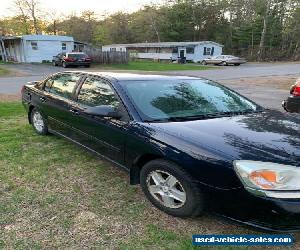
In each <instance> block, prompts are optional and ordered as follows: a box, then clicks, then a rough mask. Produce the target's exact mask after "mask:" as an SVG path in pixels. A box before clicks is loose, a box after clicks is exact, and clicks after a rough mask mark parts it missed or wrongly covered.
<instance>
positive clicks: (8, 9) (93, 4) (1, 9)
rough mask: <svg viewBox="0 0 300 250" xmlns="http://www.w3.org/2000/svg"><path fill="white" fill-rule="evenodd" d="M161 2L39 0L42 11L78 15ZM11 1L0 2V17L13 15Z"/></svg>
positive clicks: (131, 9) (145, 0)
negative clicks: (82, 12)
mask: <svg viewBox="0 0 300 250" xmlns="http://www.w3.org/2000/svg"><path fill="white" fill-rule="evenodd" d="M162 1H163V0H39V2H40V6H41V8H42V9H43V10H44V11H47V10H54V11H57V12H58V13H63V14H66V15H68V14H70V13H72V12H75V13H77V14H79V13H80V12H81V11H83V10H93V11H95V12H96V13H97V14H105V13H108V14H109V13H113V12H116V11H126V12H132V11H135V10H137V9H139V8H140V7H141V6H143V5H145V4H149V3H160V2H162ZM12 6H13V0H0V16H10V15H14V13H13V11H12Z"/></svg>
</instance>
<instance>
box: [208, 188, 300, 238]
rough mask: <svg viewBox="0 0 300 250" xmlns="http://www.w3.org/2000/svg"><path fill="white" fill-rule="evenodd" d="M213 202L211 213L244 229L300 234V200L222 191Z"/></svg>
mask: <svg viewBox="0 0 300 250" xmlns="http://www.w3.org/2000/svg"><path fill="white" fill-rule="evenodd" d="M209 197H214V198H211V199H210V200H209V210H210V212H213V213H215V214H217V215H221V216H222V217H225V218H227V219H230V220H232V221H235V222H239V223H242V224H244V225H248V226H252V227H256V228H259V229H262V230H268V231H280V232H287V231H289V232H292V231H300V199H275V198H267V197H260V196H256V195H254V194H251V193H249V192H248V191H246V190H245V189H244V188H238V189H234V190H226V191H224V190H222V191H220V190H218V191H214V194H211V195H209Z"/></svg>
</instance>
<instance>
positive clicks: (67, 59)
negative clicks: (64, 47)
mask: <svg viewBox="0 0 300 250" xmlns="http://www.w3.org/2000/svg"><path fill="white" fill-rule="evenodd" d="M64 60H65V62H74V61H75V59H74V58H71V57H65V58H64Z"/></svg>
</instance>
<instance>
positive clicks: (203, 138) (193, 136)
mask: <svg viewBox="0 0 300 250" xmlns="http://www.w3.org/2000/svg"><path fill="white" fill-rule="evenodd" d="M146 126H147V127H148V131H151V136H152V138H153V139H156V140H160V141H161V142H163V143H165V144H169V145H171V146H173V147H176V148H177V149H179V150H181V151H191V150H189V149H191V148H195V147H196V148H197V149H198V153H199V154H201V152H202V151H205V152H211V153H213V154H214V155H218V156H221V157H222V158H223V159H225V160H227V161H232V160H237V159H244V160H257V161H271V162H277V163H284V164H290V165H294V166H299V167H300V117H296V116H292V115H289V114H284V113H281V112H279V111H275V110H266V111H263V112H258V113H252V114H248V115H238V116H232V117H222V118H214V119H207V120H197V121H185V122H168V123H150V124H147V125H146ZM162 135H163V136H162ZM193 150H194V149H193Z"/></svg>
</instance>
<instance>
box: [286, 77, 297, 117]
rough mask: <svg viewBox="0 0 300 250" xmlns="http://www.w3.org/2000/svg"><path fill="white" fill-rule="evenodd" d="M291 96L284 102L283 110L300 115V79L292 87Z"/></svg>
mask: <svg viewBox="0 0 300 250" xmlns="http://www.w3.org/2000/svg"><path fill="white" fill-rule="evenodd" d="M290 94H291V95H290V96H289V97H288V98H287V99H286V100H284V101H283V102H282V106H283V108H284V109H285V110H286V111H288V112H294V113H300V78H299V79H298V80H297V81H296V83H295V84H294V85H293V86H292V87H291V90H290Z"/></svg>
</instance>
